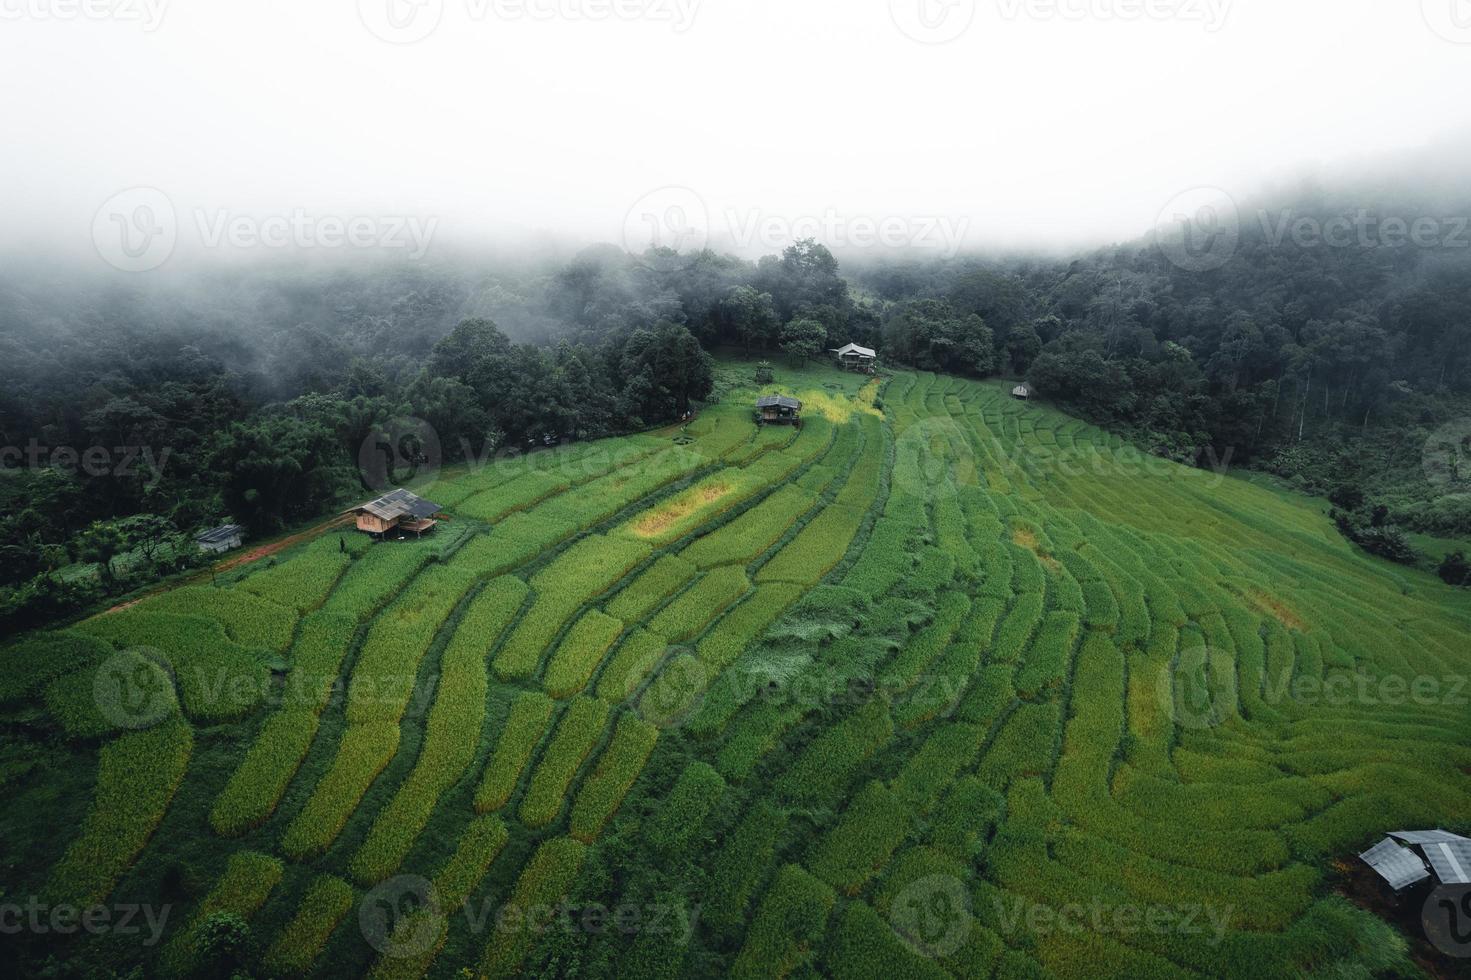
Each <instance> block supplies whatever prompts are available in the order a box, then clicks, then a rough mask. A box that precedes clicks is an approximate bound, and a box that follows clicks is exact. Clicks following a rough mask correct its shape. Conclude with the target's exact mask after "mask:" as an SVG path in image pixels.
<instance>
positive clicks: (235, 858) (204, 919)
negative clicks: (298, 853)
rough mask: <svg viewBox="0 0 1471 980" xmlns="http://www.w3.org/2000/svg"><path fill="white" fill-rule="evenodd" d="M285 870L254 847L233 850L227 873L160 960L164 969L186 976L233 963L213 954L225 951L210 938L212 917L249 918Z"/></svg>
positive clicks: (166, 972)
mask: <svg viewBox="0 0 1471 980" xmlns="http://www.w3.org/2000/svg"><path fill="white" fill-rule="evenodd" d="M283 870H284V869H283V868H282V866H281V861H280V859H279V858H274V857H270V856H268V855H265V854H255V853H253V852H251V851H237V852H235V853H234V854H231V855H230V860H229V862H228V863H227V864H226V865H225V873H224V874H223V875H221V876H220V880H219V881H218V882H216V883H215V886H214V888H212V889H211V890H210V892H209V894H208V895H206V896H204V899H203V900H202V901H201V902H200V903H199V908H198V909H196V910H195V912H194V916H193V918H192V919H191V920H190V921H189V924H188V925H186V926H185V927H184V930H183V931H182V932H180V933H177V934H176V935H175V936H174V938H173V939H172V940H171V941H170V942H169V944H168V945H167V946H165V947H164V950H163V955H162V957H161V960H160V962H161V965H162V968H163V972H164V973H165V974H167V975H169V976H176V977H182V976H189V975H192V974H193V973H194V972H195V970H196V968H209V970H210V972H213V970H214V969H218V968H219V967H222V966H229V965H233V964H231V963H230V961H229V960H228V959H226V960H223V961H222V960H221V959H217V958H216V957H214V956H212V955H211V954H212V953H213V952H221V951H220V950H218V949H217V948H215V947H214V944H213V943H211V942H210V936H209V933H210V930H209V926H210V923H211V920H212V919H214V917H216V916H232V917H235V918H237V919H239V920H248V919H249V918H250V917H251V916H252V915H254V914H255V912H256V910H257V909H259V908H260V907H261V906H262V905H264V904H265V901H266V898H267V897H268V896H269V895H270V894H271V890H272V889H274V888H275V887H276V885H277V884H278V883H279V882H280V881H281V874H282V872H283ZM237 952H238V951H237Z"/></svg>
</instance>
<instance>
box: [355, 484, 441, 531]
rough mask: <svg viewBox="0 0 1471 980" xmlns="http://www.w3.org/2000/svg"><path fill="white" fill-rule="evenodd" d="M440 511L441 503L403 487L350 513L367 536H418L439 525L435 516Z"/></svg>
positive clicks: (359, 528)
mask: <svg viewBox="0 0 1471 980" xmlns="http://www.w3.org/2000/svg"><path fill="white" fill-rule="evenodd" d="M439 511H440V506H439V505H438V504H436V503H434V502H433V501H431V500H425V499H424V498H423V497H420V496H419V495H418V494H416V493H410V492H409V491H407V490H404V489H403V488H401V487H400V488H399V489H397V490H394V491H392V492H391V493H385V494H384V495H383V496H381V497H379V498H378V499H377V500H370V501H368V502H367V503H365V504H361V505H359V506H357V507H354V508H353V509H352V510H351V511H350V513H352V514H354V515H356V517H357V525H358V530H359V531H365V532H367V533H368V534H378V535H383V534H387V533H389V532H390V531H411V532H413V533H414V534H416V535H418V534H423V533H424V532H425V531H428V530H431V529H432V528H433V527H434V525H435V524H436V523H438V522H437V521H435V520H434V515H436V514H438V513H439Z"/></svg>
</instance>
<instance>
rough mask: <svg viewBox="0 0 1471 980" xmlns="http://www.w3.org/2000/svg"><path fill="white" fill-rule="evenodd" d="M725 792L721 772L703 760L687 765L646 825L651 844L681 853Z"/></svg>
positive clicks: (663, 850) (660, 850)
mask: <svg viewBox="0 0 1471 980" xmlns="http://www.w3.org/2000/svg"><path fill="white" fill-rule="evenodd" d="M724 792H725V780H724V779H722V778H720V773H718V772H716V771H715V770H714V769H712V768H710V767H709V766H708V765H706V764H705V763H703V762H691V763H690V764H689V765H688V766H685V768H684V771H683V772H681V773H680V774H679V778H678V779H677V780H675V782H674V786H673V787H672V788H671V789H670V790H669V793H668V795H667V796H665V797H664V800H663V802H662V803H660V804H659V812H658V813H657V814H655V816H654V819H653V820H652V821H650V822H649V824H648V825H647V827H646V828H645V833H646V835H647V837H648V840H649V843H650V845H652V846H653V848H654V849H655V851H657V852H658V853H660V854H663V855H667V856H670V857H673V856H674V855H676V854H679V853H681V852H682V851H683V850H684V849H685V848H686V847H688V846H689V845H690V844H691V843H692V842H693V841H695V840H696V839H697V838H699V837H700V836H701V834H702V833H703V831H704V824H705V818H706V817H708V816H709V815H710V811H711V810H713V809H714V808H715V806H716V804H718V803H719V802H720V799H721V796H722V795H723V794H724Z"/></svg>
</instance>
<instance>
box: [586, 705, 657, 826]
mask: <svg viewBox="0 0 1471 980" xmlns="http://www.w3.org/2000/svg"><path fill="white" fill-rule="evenodd" d="M658 738H659V730H658V729H657V728H655V727H654V726H653V725H650V724H648V723H647V722H644V721H641V720H639V718H638V717H637V716H636V715H634V714H632V713H629V714H625V715H623V716H622V717H621V718H619V719H618V725H617V727H616V728H615V729H614V730H613V740H612V741H611V742H610V743H608V748H607V749H606V750H605V751H604V752H603V754H602V757H601V758H599V759H598V764H597V768H595V769H594V770H593V771H592V774H591V775H590V776H588V778H587V781H586V782H585V783H583V784H582V790H581V792H579V793H578V795H577V800H576V801H575V802H574V803H573V804H572V830H571V833H572V836H573V837H576V838H577V839H578V840H580V841H582V842H583V843H586V844H591V843H592V842H593V840H594V839H595V838H596V837H597V835H598V834H599V833H600V832H601V831H602V829H603V825H604V824H606V823H607V822H608V820H609V819H610V818H611V817H612V816H613V814H614V813H616V812H617V811H618V806H619V804H621V803H622V802H623V797H624V796H625V795H626V794H627V793H628V790H629V788H630V787H632V786H633V782H634V780H636V779H638V776H639V773H641V772H642V771H643V768H644V763H645V762H647V761H648V758H649V753H651V752H653V751H654V742H655V741H656V740H657V739H658Z"/></svg>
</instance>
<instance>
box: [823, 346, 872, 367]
mask: <svg viewBox="0 0 1471 980" xmlns="http://www.w3.org/2000/svg"><path fill="white" fill-rule="evenodd" d="M833 353H834V354H836V355H838V363H839V364H841V365H842V366H843V367H845V368H847V369H848V370H849V371H863V372H866V373H869V374H872V373H873V362H874V361H876V360H878V354H877V353H876V352H875V351H874V350H873V349H872V348H869V347H859V346H858V345H857V344H849V345H848V346H846V347H839V348H837V349H835V350H834V351H833Z"/></svg>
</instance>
